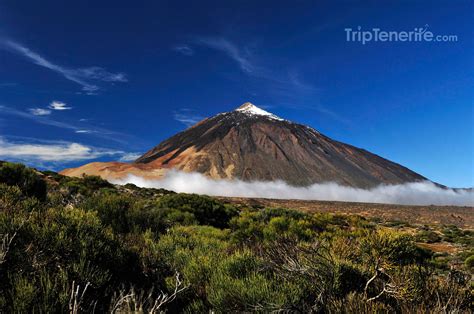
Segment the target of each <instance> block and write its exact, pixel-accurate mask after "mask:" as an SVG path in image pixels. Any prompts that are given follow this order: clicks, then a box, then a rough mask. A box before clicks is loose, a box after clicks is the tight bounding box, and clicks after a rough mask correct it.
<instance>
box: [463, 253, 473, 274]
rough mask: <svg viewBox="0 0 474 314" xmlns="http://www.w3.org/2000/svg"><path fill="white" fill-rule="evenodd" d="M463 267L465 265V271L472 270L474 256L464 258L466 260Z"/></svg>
mask: <svg viewBox="0 0 474 314" xmlns="http://www.w3.org/2000/svg"><path fill="white" fill-rule="evenodd" d="M464 265H466V267H467V269H470V270H472V269H474V255H471V256H469V257H468V258H466V260H465V261H464Z"/></svg>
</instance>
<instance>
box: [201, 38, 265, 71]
mask: <svg viewBox="0 0 474 314" xmlns="http://www.w3.org/2000/svg"><path fill="white" fill-rule="evenodd" d="M196 42H197V43H198V44H200V45H204V46H207V47H209V48H212V49H215V50H218V51H221V52H223V53H225V54H226V55H227V56H228V57H229V58H231V59H232V60H234V61H235V62H236V63H237V64H238V66H239V67H240V69H241V70H242V71H243V72H245V73H247V74H256V71H257V66H256V65H255V64H254V62H253V61H252V59H251V55H250V53H249V52H248V51H242V50H241V49H240V48H239V47H238V46H237V45H235V44H234V43H233V42H231V41H230V40H227V39H225V38H222V37H203V38H199V39H198V40H197V41H196Z"/></svg>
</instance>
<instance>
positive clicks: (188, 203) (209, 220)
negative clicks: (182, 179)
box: [157, 193, 238, 228]
mask: <svg viewBox="0 0 474 314" xmlns="http://www.w3.org/2000/svg"><path fill="white" fill-rule="evenodd" d="M157 206H158V207H160V208H169V209H177V210H180V211H184V212H189V213H191V214H193V215H194V217H196V219H197V221H198V222H199V223H200V224H202V225H209V226H214V227H217V228H226V227H228V226H229V221H230V219H231V218H232V217H234V216H236V215H237V213H238V211H237V209H236V208H234V207H233V206H230V205H224V204H222V203H221V202H219V201H217V200H215V199H213V198H210V197H208V196H201V195H197V194H182V193H180V194H168V195H164V196H163V197H161V198H160V199H159V200H158V203H157Z"/></svg>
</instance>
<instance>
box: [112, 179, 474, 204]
mask: <svg viewBox="0 0 474 314" xmlns="http://www.w3.org/2000/svg"><path fill="white" fill-rule="evenodd" d="M114 183H117V184H126V183H133V184H135V185H137V186H141V187H155V188H165V189H168V190H173V191H176V192H185V193H198V194H207V195H214V196H236V197H263V198H275V199H301V200H334V201H351V202H369V203H391V204H409V205H431V204H436V205H464V206H473V205H474V191H472V190H470V191H467V190H463V191H455V190H452V189H442V188H440V187H438V186H436V185H435V184H433V183H431V182H429V181H425V182H416V183H407V184H399V185H380V186H377V187H375V188H372V189H369V190H364V189H358V188H351V187H347V186H341V185H338V184H336V183H322V184H314V185H311V186H308V187H294V186H290V185H288V184H286V183H285V182H283V181H274V182H244V181H241V180H213V179H210V178H208V177H205V176H204V175H202V174H200V173H185V172H179V171H176V170H171V171H170V172H168V174H167V175H166V176H165V177H164V178H163V179H161V180H147V179H144V178H141V177H137V176H134V175H129V176H128V177H127V178H125V179H123V180H116V181H114Z"/></svg>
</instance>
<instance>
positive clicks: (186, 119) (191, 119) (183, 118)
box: [173, 109, 204, 127]
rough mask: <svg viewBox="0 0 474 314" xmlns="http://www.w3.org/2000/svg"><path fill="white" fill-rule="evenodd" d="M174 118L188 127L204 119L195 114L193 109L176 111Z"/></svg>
mask: <svg viewBox="0 0 474 314" xmlns="http://www.w3.org/2000/svg"><path fill="white" fill-rule="evenodd" d="M173 117H174V119H175V120H176V121H179V122H181V123H183V124H184V125H186V126H187V127H190V126H193V125H195V124H196V123H198V122H199V121H201V120H202V119H204V117H202V116H200V115H198V114H195V113H194V112H193V110H191V109H180V110H178V111H175V112H174V113H173Z"/></svg>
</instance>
